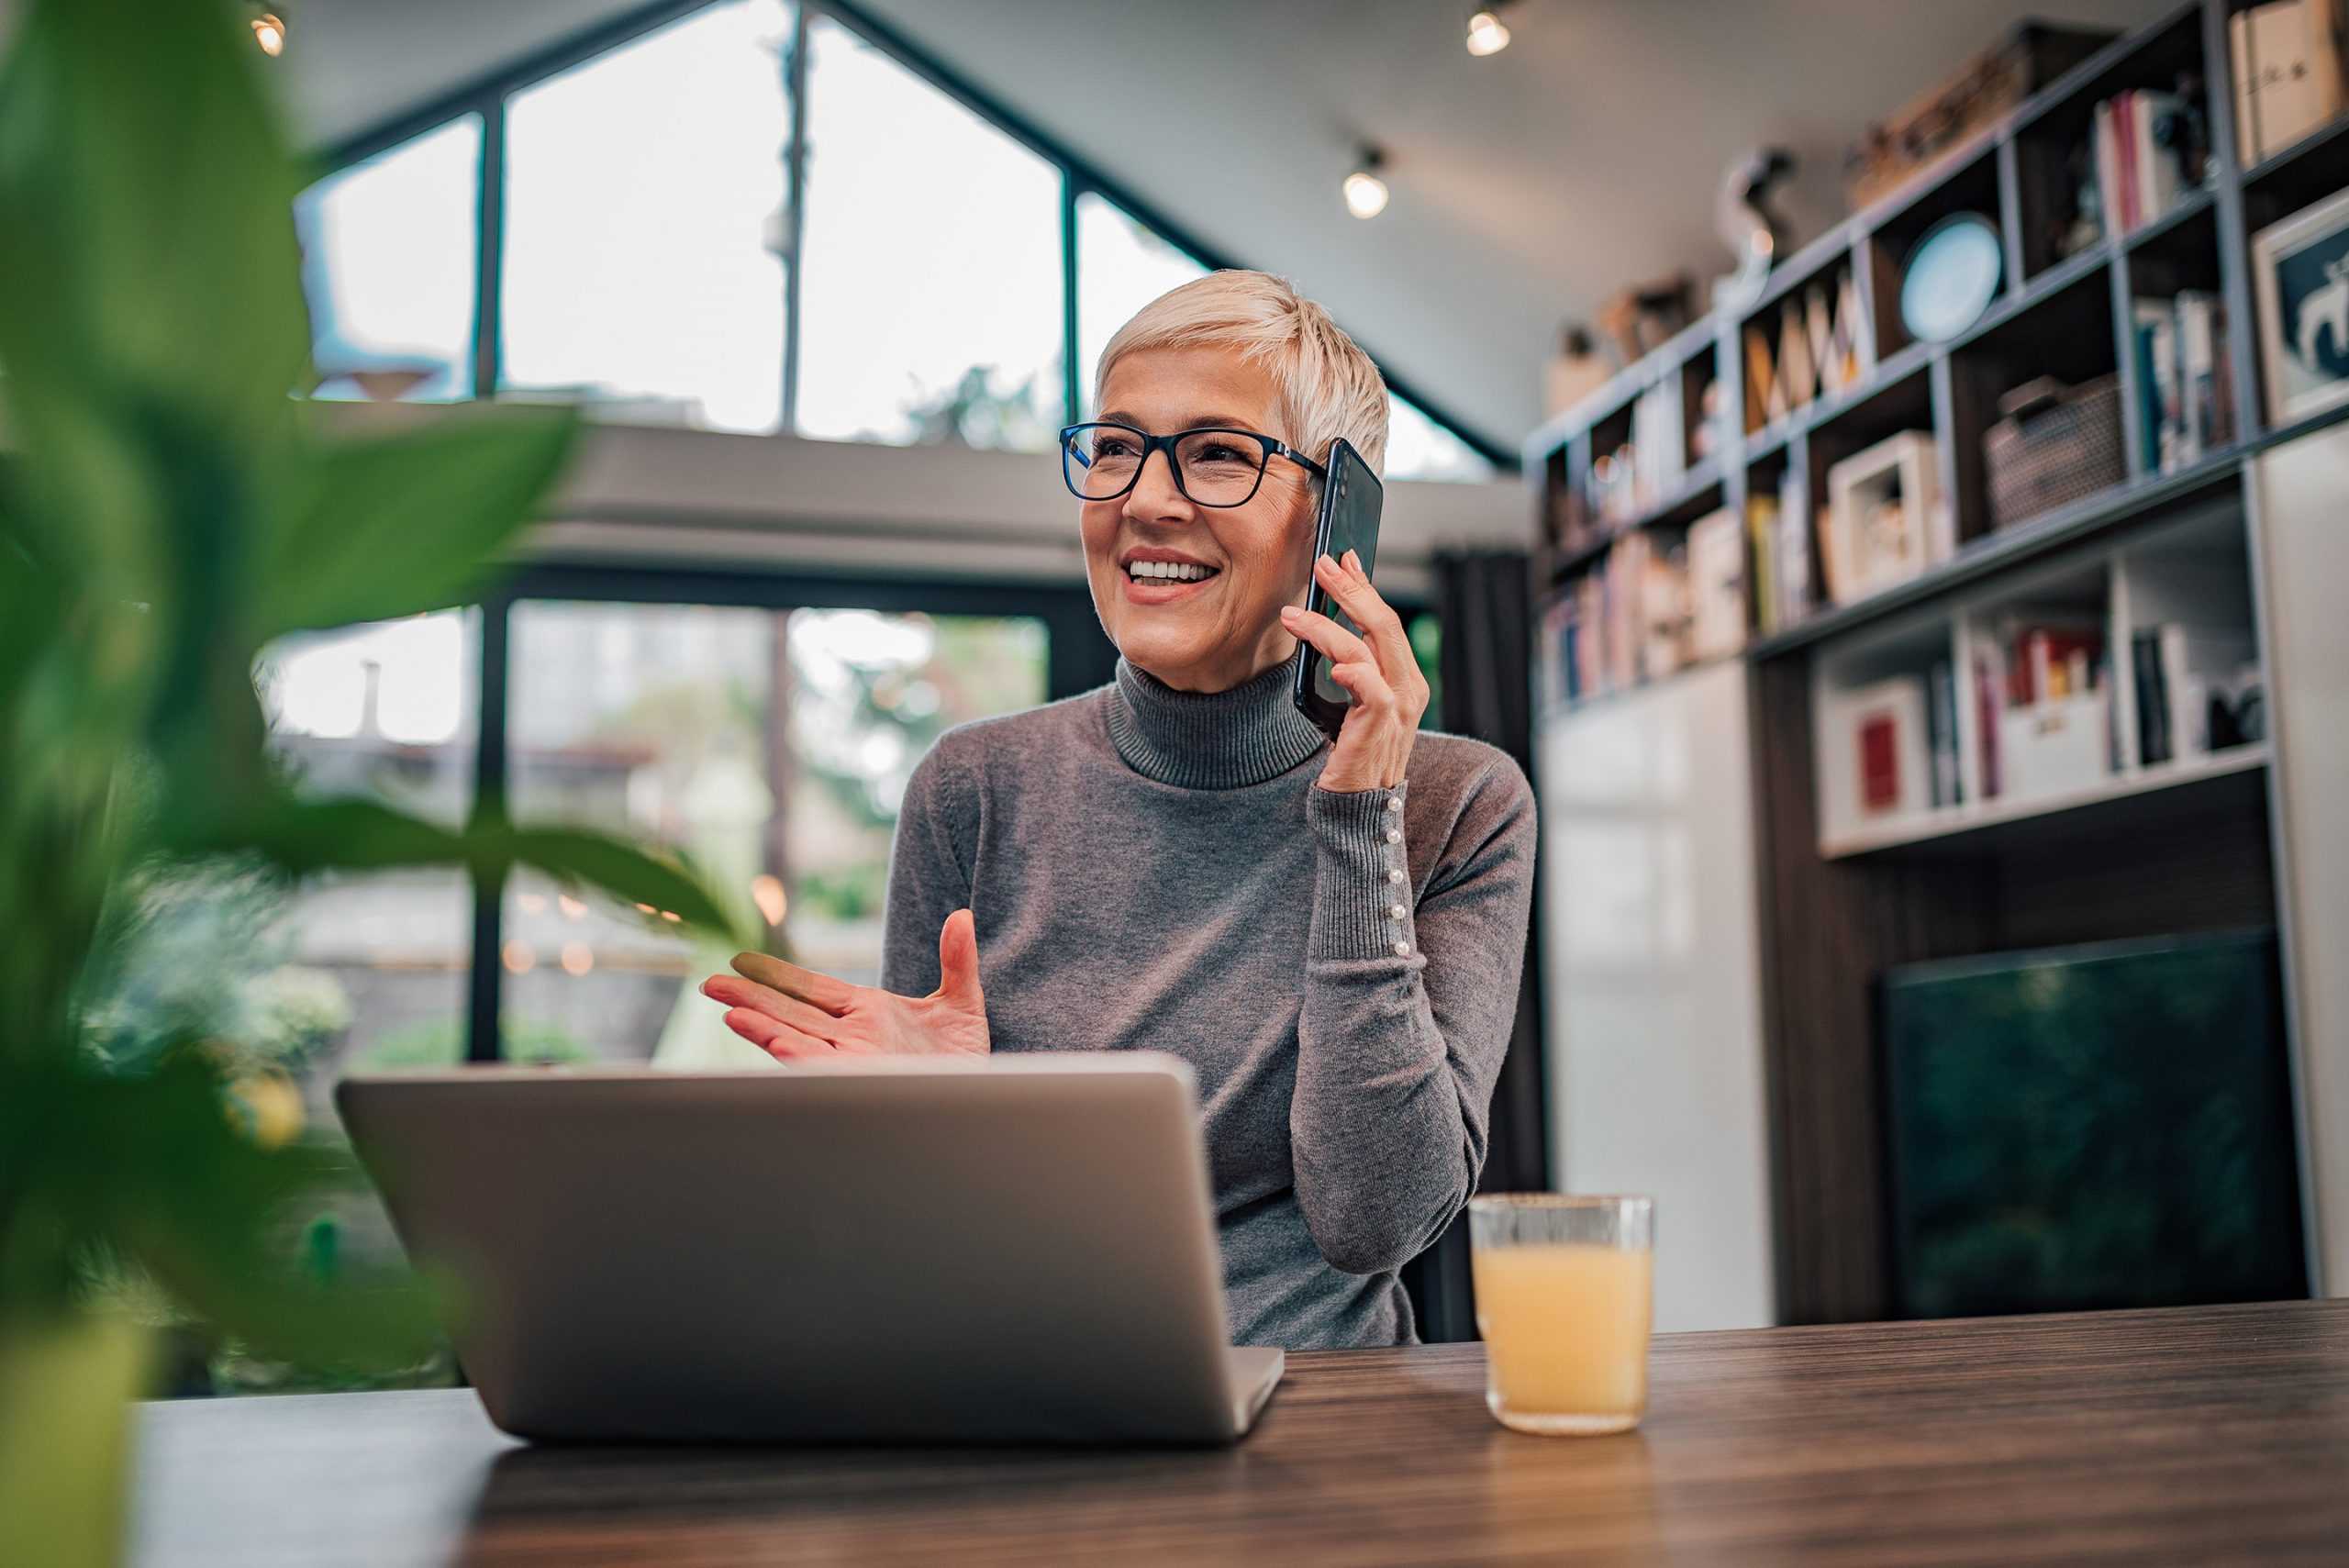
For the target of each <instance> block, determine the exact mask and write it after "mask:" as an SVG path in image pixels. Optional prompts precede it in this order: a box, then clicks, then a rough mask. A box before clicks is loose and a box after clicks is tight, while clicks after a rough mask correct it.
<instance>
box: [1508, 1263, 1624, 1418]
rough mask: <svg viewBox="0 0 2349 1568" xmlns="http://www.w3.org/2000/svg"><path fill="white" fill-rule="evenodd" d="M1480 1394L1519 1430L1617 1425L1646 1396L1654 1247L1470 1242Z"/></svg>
mask: <svg viewBox="0 0 2349 1568" xmlns="http://www.w3.org/2000/svg"><path fill="white" fill-rule="evenodd" d="M1473 1267H1474V1269H1475V1282H1476V1327H1477V1329H1478V1330H1479V1331H1480V1332H1482V1333H1483V1335H1484V1336H1485V1355H1486V1362H1487V1365H1488V1367H1489V1369H1490V1370H1489V1372H1488V1373H1487V1378H1488V1381H1487V1383H1486V1396H1485V1398H1486V1404H1488V1405H1489V1406H1491V1407H1492V1412H1493V1414H1494V1416H1495V1417H1497V1418H1498V1419H1499V1420H1500V1421H1501V1422H1502V1423H1503V1424H1504V1425H1506V1426H1510V1427H1515V1428H1517V1429H1520V1430H1521V1431H1531V1432H1544V1433H1563V1432H1620V1431H1622V1430H1624V1429H1627V1428H1630V1427H1632V1426H1635V1425H1637V1424H1638V1422H1639V1419H1640V1415H1641V1412H1642V1411H1643V1410H1644V1409H1645V1408H1646V1407H1647V1398H1648V1326H1649V1322H1650V1314H1651V1311H1652V1307H1651V1297H1652V1295H1653V1282H1654V1267H1655V1264H1654V1254H1653V1253H1652V1252H1649V1251H1645V1250H1640V1251H1629V1250H1626V1249H1623V1248H1620V1247H1609V1246H1600V1245H1596V1244H1587V1243H1576V1242H1534V1243H1527V1244H1520V1245H1516V1246H1499V1247H1479V1248H1477V1249H1476V1250H1475V1252H1474V1254H1473Z"/></svg>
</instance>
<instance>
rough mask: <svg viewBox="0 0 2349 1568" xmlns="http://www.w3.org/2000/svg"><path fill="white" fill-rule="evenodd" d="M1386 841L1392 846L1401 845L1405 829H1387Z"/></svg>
mask: <svg viewBox="0 0 2349 1568" xmlns="http://www.w3.org/2000/svg"><path fill="white" fill-rule="evenodd" d="M1386 841H1387V842H1388V843H1390V844H1399V843H1401V842H1402V841H1403V829H1401V828H1388V829H1386Z"/></svg>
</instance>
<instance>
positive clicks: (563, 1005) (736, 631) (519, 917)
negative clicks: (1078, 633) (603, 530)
mask: <svg viewBox="0 0 2349 1568" xmlns="http://www.w3.org/2000/svg"><path fill="white" fill-rule="evenodd" d="M511 624H512V628H513V632H512V636H513V644H512V647H513V654H512V657H513V676H512V683H511V687H510V689H511V691H512V694H513V696H512V709H511V711H512V722H511V726H510V734H511V740H510V743H509V746H510V766H511V769H512V777H511V799H512V802H513V807H514V812H515V815H516V817H517V818H518V819H520V820H526V821H527V820H549V821H562V822H569V823H584V824H588V825H591V826H595V827H598V828H607V829H609V830H612V831H615V832H618V833H624V834H627V835H629V837H631V838H636V839H639V840H651V841H653V842H657V843H662V844H666V845H669V846H672V847H674V848H675V849H678V850H681V851H685V853H686V854H688V855H689V856H690V857H691V858H692V859H693V861H694V862H696V864H697V865H699V866H700V867H701V868H702V869H703V870H704V871H705V872H706V873H707V874H708V875H709V877H710V879H711V880H712V882H713V883H714V884H716V887H717V890H718V893H719V895H720V896H721V897H723V898H725V899H727V900H728V901H729V902H730V903H731V904H732V905H733V906H734V909H735V911H736V913H737V914H738V915H739V916H740V917H742V918H743V919H745V920H746V921H752V922H756V923H762V924H763V925H764V926H765V927H766V928H768V929H769V930H770V933H771V936H770V940H771V941H772V942H773V944H774V946H775V947H776V948H777V949H778V950H779V951H784V952H786V953H788V954H789V955H790V956H791V957H792V958H793V959H794V960H795V961H796V962H800V963H804V964H807V966H808V967H810V968H813V969H818V970H821V971H823V972H824V973H828V974H836V975H839V976H841V978H843V979H846V980H849V981H852V982H854V983H856V984H868V985H869V984H875V983H876V982H877V981H878V979H879V976H880V969H881V913H882V895H883V893H884V891H885V887H886V884H887V878H888V863H889V838H890V833H891V831H892V829H893V828H894V827H895V825H896V817H897V807H898V804H899V802H900V801H901V800H902V799H903V798H904V796H905V789H906V781H907V778H908V777H909V776H910V775H911V774H912V773H913V769H914V764H915V763H916V762H918V761H919V760H920V759H921V756H922V754H923V753H924V752H925V751H928V750H929V749H930V742H931V741H932V740H936V739H937V737H938V735H939V733H940V731H941V730H943V729H944V728H946V727H948V726H949V725H952V724H958V723H961V722H962V721H963V720H964V719H969V718H977V717H985V716H986V715H990V714H996V713H1004V712H1008V711H1012V710H1014V709H1018V708H1023V707H1030V706H1034V705H1036V704H1037V703H1040V702H1041V701H1043V700H1044V697H1045V695H1046V693H1045V658H1046V643H1045V635H1044V629H1043V627H1042V625H1041V622H1039V621H1036V620H1031V619H1028V618H1025V617H1001V618H996V617H963V616H929V615H918V614H916V615H885V614H881V613H878V612H875V611H871V610H862V609H803V610H790V611H783V610H769V609H760V608H741V607H728V606H707V605H673V604H656V605H637V604H612V603H596V602H583V601H573V600H525V601H524V602H522V603H521V604H518V605H517V606H515V607H514V612H513V620H512V623H511ZM502 929H503V933H504V935H503V947H502V951H500V953H499V955H498V962H500V963H501V964H502V966H503V968H504V971H505V977H504V985H503V991H504V997H505V1018H504V1028H503V1032H504V1036H505V1040H506V1044H507V1053H508V1054H518V1053H522V1054H529V1055H531V1056H534V1057H538V1058H540V1059H545V1060H567V1059H577V1060H605V1061H644V1060H647V1059H651V1060H653V1061H656V1062H661V1063H662V1064H663V1065H676V1066H716V1065H725V1064H728V1063H734V1064H738V1065H739V1064H740V1063H742V1062H746V1061H747V1062H758V1061H760V1060H761V1058H760V1056H759V1054H758V1052H757V1051H756V1050H755V1048H753V1047H751V1046H749V1045H747V1044H745V1043H744V1042H742V1041H741V1040H738V1039H737V1038H736V1037H735V1036H734V1035H732V1034H731V1033H729V1031H728V1030H727V1029H726V1027H725V1025H724V1023H723V1022H722V1021H721V1015H720V1012H719V1009H718V1008H717V1007H716V1006H712V1005H711V1004H710V1003H708V1002H707V1001H706V1000H704V999H703V998H702V997H701V996H700V995H698V994H696V991H695V990H694V988H693V983H695V982H696V981H698V980H699V978H700V977H701V976H702V975H704V974H707V973H710V972H711V971H713V970H717V969H722V968H724V967H725V964H726V961H727V958H728V956H729V951H728V950H727V949H725V948H724V947H722V946H712V945H711V944H710V943H709V942H707V940H696V939H694V938H692V937H690V936H688V935H686V934H685V933H684V932H683V931H682V930H679V929H674V928H670V927H667V926H664V925H663V924H662V923H661V922H660V921H659V920H657V919H647V918H645V917H643V916H642V914H641V913H640V912H639V911H637V910H634V909H631V908H629V907H627V906H613V905H611V904H609V903H608V902H607V901H605V900H602V899H599V898H595V897H584V898H582V897H574V896H573V895H570V894H568V893H566V892H564V891H563V890H562V889H560V888H558V887H555V886H553V885H552V884H550V883H548V882H547V881H546V880H545V879H543V878H540V877H533V876H527V875H525V876H518V877H517V878H516V879H515V880H514V881H513V882H512V883H511V884H509V885H508V887H507V894H506V903H505V908H504V911H503V921H502Z"/></svg>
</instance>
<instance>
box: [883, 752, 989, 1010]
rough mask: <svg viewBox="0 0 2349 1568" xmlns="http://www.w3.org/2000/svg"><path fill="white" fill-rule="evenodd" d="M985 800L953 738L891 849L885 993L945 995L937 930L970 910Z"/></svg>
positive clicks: (912, 782) (904, 805)
mask: <svg viewBox="0 0 2349 1568" xmlns="http://www.w3.org/2000/svg"><path fill="white" fill-rule="evenodd" d="M977 842H978V792H977V790H976V788H975V786H974V783H973V781H972V780H971V778H970V777H969V775H968V773H967V771H966V769H965V766H964V764H963V761H962V760H961V759H960V758H959V757H958V756H957V755H955V754H954V752H953V751H952V749H951V748H950V745H949V742H948V740H947V739H946V738H944V737H941V739H940V740H939V743H938V744H937V745H935V746H932V747H931V748H930V752H929V754H928V755H927V756H925V757H923V758H922V760H921V761H920V762H919V763H918V764H916V766H915V768H914V772H913V777H912V778H911V779H909V780H908V781H907V784H906V797H905V799H904V800H903V801H902V802H901V803H900V804H899V805H898V807H897V830H896V836H895V837H893V838H892V839H891V840H890V841H889V891H888V895H887V896H886V898H885V901H884V903H883V906H882V941H881V989H883V990H884V991H894V992H896V994H897V995H900V996H927V995H930V993H931V992H932V991H935V990H937V989H938V929H939V928H940V927H941V926H943V925H944V924H945V923H946V917H947V916H949V915H951V914H952V913H953V912H954V911H955V910H957V909H960V908H963V907H964V906H967V905H968V904H969V903H970V902H971V856H972V851H973V849H974V846H975V845H976V844H977Z"/></svg>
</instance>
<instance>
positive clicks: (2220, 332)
mask: <svg viewBox="0 0 2349 1568" xmlns="http://www.w3.org/2000/svg"><path fill="white" fill-rule="evenodd" d="M2135 320H2136V330H2135V345H2134V351H2135V353H2136V356H2137V397H2138V403H2139V410H2138V412H2139V419H2138V428H2140V430H2142V431H2143V443H2144V450H2143V454H2142V455H2143V459H2144V465H2145V470H2146V472H2147V473H2170V472H2172V471H2173V470H2175V469H2180V468H2184V467H2187V466H2188V465H2189V464H2191V463H2195V462H2200V461H2201V460H2202V459H2203V458H2205V457H2207V456H2209V455H2210V453H2212V452H2214V451H2217V450H2219V449H2220V448H2221V447H2223V446H2225V445H2226V444H2227V443H2228V442H2229V441H2231V440H2232V439H2234V424H2235V414H2234V402H2235V395H2234V377H2233V376H2232V374H2231V373H2229V371H2228V369H2227V313H2226V306H2224V305H2222V304H2221V302H2220V300H2219V298H2218V296H2217V295H2209V294H2202V293H2199V292H2196V291H2191V290H2189V291H2188V292H2186V293H2182V294H2180V295H2178V296H2177V297H2176V299H2141V300H2138V301H2137V302H2136V303H2135Z"/></svg>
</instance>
